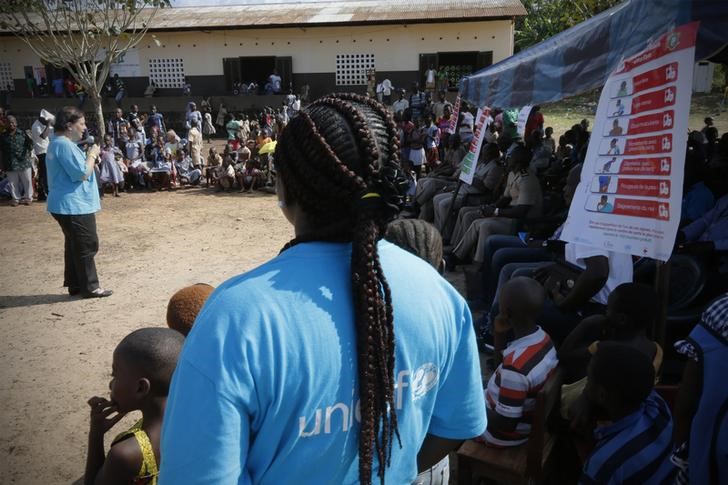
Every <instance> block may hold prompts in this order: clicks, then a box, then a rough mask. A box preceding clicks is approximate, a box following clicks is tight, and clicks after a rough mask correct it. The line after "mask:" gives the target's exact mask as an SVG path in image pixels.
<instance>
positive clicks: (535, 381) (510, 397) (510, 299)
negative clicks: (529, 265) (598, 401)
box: [482, 277, 558, 447]
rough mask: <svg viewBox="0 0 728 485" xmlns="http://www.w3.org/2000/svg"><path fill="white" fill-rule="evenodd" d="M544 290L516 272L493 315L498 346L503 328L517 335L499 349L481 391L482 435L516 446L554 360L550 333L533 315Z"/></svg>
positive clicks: (526, 431) (526, 430) (538, 310)
mask: <svg viewBox="0 0 728 485" xmlns="http://www.w3.org/2000/svg"><path fill="white" fill-rule="evenodd" d="M545 298H546V292H545V290H544V289H543V287H542V286H541V285H540V284H539V283H538V282H537V281H536V280H534V279H531V278H526V277H516V278H513V279H511V280H509V281H508V283H506V284H505V285H503V287H502V288H501V293H500V299H499V302H500V313H499V314H498V316H497V317H496V319H495V325H494V330H495V332H496V340H495V343H496V349H499V348H502V345H500V342H501V341H502V338H504V337H505V334H507V333H508V332H511V331H512V332H513V334H514V337H515V340H513V341H512V342H510V343H509V344H508V345H507V347H506V348H505V350H504V351H503V362H502V363H501V364H500V365H499V366H498V368H497V369H496V370H495V372H494V373H493V375H492V376H491V378H490V380H489V381H488V387H487V389H486V391H485V398H486V404H485V405H486V411H487V414H488V427H487V429H486V431H485V433H484V434H483V435H482V438H483V439H484V440H485V442H486V444H488V445H491V446H497V447H506V446H518V445H520V444H523V443H525V442H526V441H528V436H529V434H530V433H531V413H533V409H534V406H535V405H536V394H538V392H539V391H540V390H541V388H542V387H543V385H544V383H546V381H547V380H548V378H549V377H550V376H551V373H552V372H553V371H554V369H555V368H556V365H557V364H558V361H557V359H556V351H555V350H554V345H553V343H552V342H551V338H550V337H549V336H548V334H547V333H546V332H544V331H543V330H542V329H541V328H540V327H539V326H538V325H536V318H537V317H538V316H539V315H540V314H541V311H542V309H543V304H544V300H545Z"/></svg>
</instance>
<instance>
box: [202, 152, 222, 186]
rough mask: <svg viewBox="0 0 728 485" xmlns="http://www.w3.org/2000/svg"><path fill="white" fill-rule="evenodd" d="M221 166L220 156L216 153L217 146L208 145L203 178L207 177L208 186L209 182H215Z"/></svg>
mask: <svg viewBox="0 0 728 485" xmlns="http://www.w3.org/2000/svg"><path fill="white" fill-rule="evenodd" d="M221 167H222V157H221V156H220V154H219V153H217V148H215V147H210V152H209V154H208V156H207V167H205V178H206V179H207V186H208V187H209V186H210V183H211V182H215V181H216V180H217V177H219V173H220V168H221Z"/></svg>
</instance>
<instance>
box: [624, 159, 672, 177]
mask: <svg viewBox="0 0 728 485" xmlns="http://www.w3.org/2000/svg"><path fill="white" fill-rule="evenodd" d="M671 172H672V159H671V158H670V157H661V158H629V159H626V160H623V161H622V165H620V167H619V173H620V175H670V173H671Z"/></svg>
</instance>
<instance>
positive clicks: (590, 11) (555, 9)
mask: <svg viewBox="0 0 728 485" xmlns="http://www.w3.org/2000/svg"><path fill="white" fill-rule="evenodd" d="M621 1H622V0H521V2H522V3H523V6H524V7H526V10H527V11H528V15H526V16H525V17H522V18H520V19H518V20H517V21H516V33H515V44H516V51H520V50H523V49H526V48H528V47H530V46H532V45H534V44H538V43H539V42H541V41H544V40H546V39H548V38H549V37H553V36H554V35H556V34H558V33H560V32H563V31H564V30H566V29H568V28H570V27H573V26H574V25H576V24H578V23H581V22H583V21H585V20H587V19H589V18H591V17H593V16H595V15H597V14H598V13H601V12H603V11H604V10H607V9H609V8H611V7H613V6H615V5H617V4H619V3H621Z"/></svg>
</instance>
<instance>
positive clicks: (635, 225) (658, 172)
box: [562, 22, 698, 261]
mask: <svg viewBox="0 0 728 485" xmlns="http://www.w3.org/2000/svg"><path fill="white" fill-rule="evenodd" d="M697 30H698V23H697V22H692V23H690V24H686V25H683V26H681V27H679V28H677V29H675V30H673V31H671V32H668V33H667V34H664V35H662V36H661V37H659V38H658V39H657V40H656V41H655V42H654V43H653V44H651V45H650V46H649V47H648V48H647V49H645V50H644V51H642V52H640V53H638V54H636V55H634V56H633V57H631V58H629V59H627V60H625V61H624V62H622V63H621V64H620V66H619V67H618V69H617V70H616V71H615V72H613V73H612V74H611V75H610V76H609V78H608V79H607V82H606V84H605V85H604V89H603V90H602V94H601V97H600V98H599V106H598V107H597V114H596V119H595V121H594V131H593V132H592V136H591V140H590V141H589V147H588V148H587V154H586V161H585V162H584V166H583V167H582V171H581V183H580V184H579V186H578V188H577V190H576V194H575V195H574V200H573V202H572V203H571V207H570V209H569V217H568V219H567V221H566V224H565V225H564V231H563V234H562V239H563V240H565V241H569V242H573V243H578V244H584V245H588V246H594V247H604V248H606V249H608V250H610V251H615V252H618V253H627V254H634V255H637V256H644V257H650V258H654V259H659V260H661V261H667V260H668V259H669V258H670V254H671V253H672V248H673V246H674V243H675V236H676V234H677V230H678V225H679V224H680V210H681V201H682V187H683V176H684V170H685V151H686V146H687V133H688V114H689V113H690V96H691V92H692V82H693V79H692V78H693V63H694V58H695V37H696V33H697Z"/></svg>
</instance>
